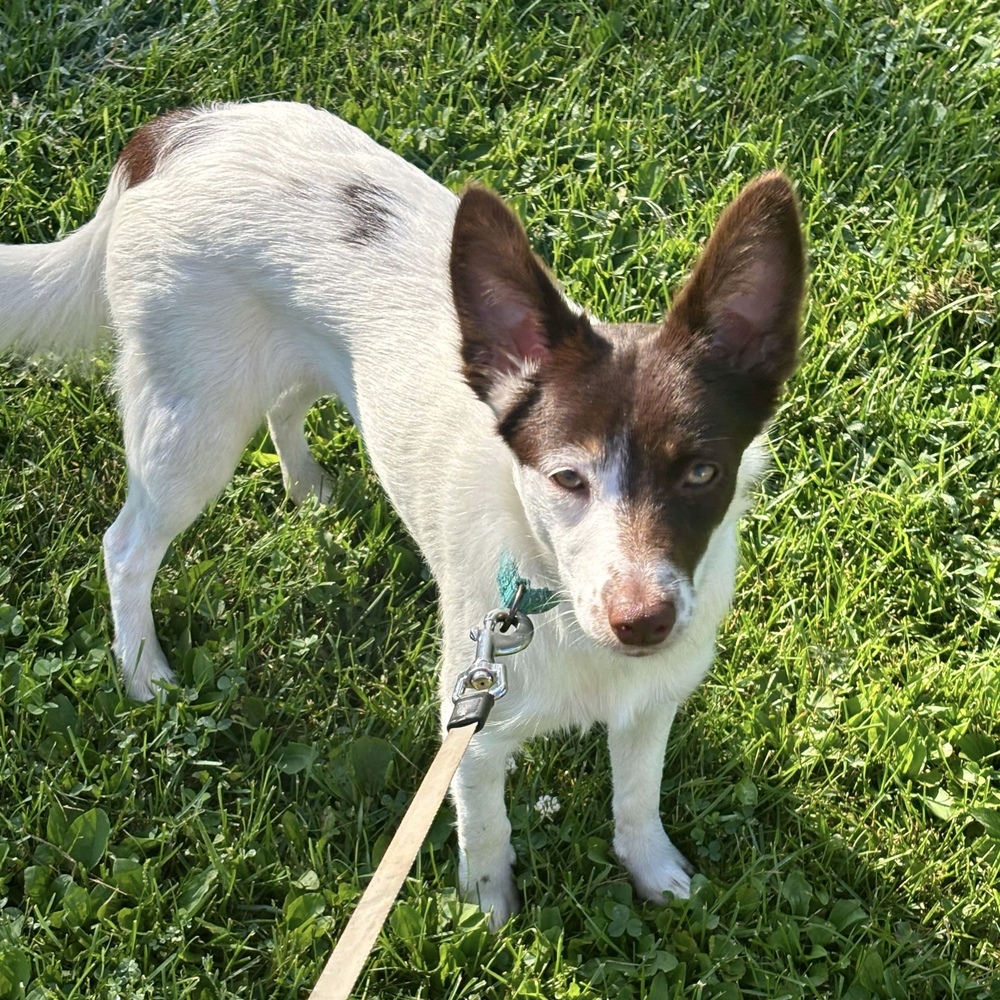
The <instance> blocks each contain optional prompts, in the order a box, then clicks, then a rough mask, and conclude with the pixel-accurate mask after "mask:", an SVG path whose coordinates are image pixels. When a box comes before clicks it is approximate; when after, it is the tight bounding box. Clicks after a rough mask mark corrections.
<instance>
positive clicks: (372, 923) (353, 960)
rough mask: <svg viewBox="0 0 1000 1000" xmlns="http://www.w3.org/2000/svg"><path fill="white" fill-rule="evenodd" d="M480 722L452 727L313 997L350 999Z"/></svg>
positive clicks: (321, 976)
mask: <svg viewBox="0 0 1000 1000" xmlns="http://www.w3.org/2000/svg"><path fill="white" fill-rule="evenodd" d="M490 701H492V698H491V699H490ZM477 722H478V720H477V719H476V718H472V717H470V718H469V719H468V721H467V722H466V723H465V724H463V725H461V726H459V727H457V728H454V729H449V730H448V735H447V736H446V737H445V738H444V742H443V743H442V744H441V749H440V750H438V753H437V756H436V757H435V758H434V762H433V763H432V764H431V766H430V769H429V770H428V772H427V774H426V775H425V776H424V780H423V781H422V782H421V783H420V787H419V788H418V789H417V794H416V795H415V796H414V798H413V802H412V803H411V804H410V808H409V809H408V810H407V813H406V815H405V816H404V817H403V821H402V823H400V824H399V829H398V830H397V831H396V835H395V836H394V837H393V838H392V841H391V843H390V844H389V846H388V848H387V849H386V852H385V854H384V855H383V857H382V861H381V863H380V864H379V866H378V869H377V871H376V872H375V874H374V875H373V876H372V880H371V881H370V882H369V883H368V888H367V889H365V891H364V895H363V896H362V897H361V902H360V903H358V905H357V908H356V909H355V911H354V913H353V914H351V919H350V920H349V921H348V922H347V927H345V928H344V933H343V934H342V935H341V936H340V940H339V941H338V942H337V947H336V948H334V949H333V954H332V955H331V956H330V958H329V960H328V961H327V963H326V966H325V967H324V969H323V972H322V973H321V974H320V977H319V979H318V980H317V982H316V985H315V987H314V988H313V991H312V993H311V994H310V1000H348V998H349V997H350V995H351V991H352V990H353V989H354V985H355V983H357V981H358V977H359V976H360V975H361V970H362V969H363V968H364V965H365V960H366V959H367V958H368V953H369V952H370V951H371V950H372V948H373V947H374V946H375V942H376V941H377V940H378V932H379V931H380V930H381V929H382V924H384V923H385V920H386V917H388V915H389V910H391V909H392V904H393V901H394V900H395V899H396V896H397V894H398V893H399V890H400V889H401V888H402V886H403V882H404V881H405V879H406V875H407V873H408V872H409V870H410V869H411V868H412V867H413V862H414V861H416V858H417V855H418V854H419V853H420V847H421V845H422V844H423V842H424V838H425V837H426V836H427V831H428V830H430V828H431V823H433V822H434V817H435V816H436V815H437V811H438V807H439V806H440V805H441V802H442V801H443V799H444V797H445V795H447V794H448V786H449V785H450V784H451V779H452V778H453V777H454V775H455V771H456V770H458V765H459V762H460V761H461V759H462V755H463V754H464V753H465V751H466V749H467V748H468V746H469V742H470V740H471V739H472V737H473V736H475V734H476V733H477V732H478V730H479V728H480V725H479V724H474V723H477Z"/></svg>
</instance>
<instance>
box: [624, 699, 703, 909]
mask: <svg viewBox="0 0 1000 1000" xmlns="http://www.w3.org/2000/svg"><path fill="white" fill-rule="evenodd" d="M676 713H677V703H676V702H668V703H666V704H663V705H656V706H651V707H649V708H647V709H645V710H643V711H642V712H641V713H640V714H638V715H636V716H634V717H633V718H631V719H630V720H629V721H628V722H627V723H626V724H617V723H611V724H610V725H609V726H608V749H609V750H610V751H611V774H612V779H613V781H614V796H613V809H614V816H615V842H614V843H615V853H616V854H617V855H618V859H619V860H620V861H621V863H622V864H623V865H624V866H625V867H626V868H627V869H628V871H629V874H630V875H631V876H632V879H633V881H634V883H635V887H636V890H637V891H638V893H639V895H640V896H642V897H643V898H645V899H649V900H652V901H653V902H656V903H662V902H663V901H664V896H663V894H664V892H665V891H668V890H669V891H670V892H672V893H673V894H674V895H675V896H683V897H685V898H686V897H687V896H688V895H690V892H691V878H690V874H691V872H692V871H693V869H692V868H691V865H690V864H689V862H688V861H687V859H686V858H685V857H684V855H683V854H681V852H680V851H678V850H677V848H676V847H674V845H673V844H672V843H671V842H670V838H669V837H668V836H667V834H666V832H665V831H664V829H663V823H662V821H661V820H660V779H661V778H662V775H663V755H664V752H665V751H666V748H667V737H668V736H669V735H670V725H671V723H672V722H673V720H674V715H675V714H676Z"/></svg>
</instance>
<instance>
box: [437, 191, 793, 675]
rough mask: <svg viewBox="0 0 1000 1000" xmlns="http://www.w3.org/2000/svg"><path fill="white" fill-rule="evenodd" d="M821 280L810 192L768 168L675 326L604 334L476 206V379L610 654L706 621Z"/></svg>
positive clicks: (466, 332) (470, 281)
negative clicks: (719, 531) (728, 531)
mask: <svg viewBox="0 0 1000 1000" xmlns="http://www.w3.org/2000/svg"><path fill="white" fill-rule="evenodd" d="M804 270H805V265H804V254H803V240H802V234H801V228H800V224H799V216H798V209H797V206H796V201H795V195H794V193H793V191H792V188H791V186H790V185H789V183H788V181H787V180H786V179H785V178H784V177H783V176H781V175H780V174H776V173H772V174H767V175H765V176H763V177H761V178H759V179H758V180H756V181H754V182H753V183H751V184H749V185H748V186H747V187H746V188H744V190H743V191H742V192H741V193H740V195H739V196H738V197H737V198H736V200H735V201H734V202H733V203H732V204H731V205H730V206H729V207H728V208H727V209H726V211H725V212H724V213H723V215H722V217H721V218H720V220H719V222H718V224H717V226H716V229H715V232H714V233H713V234H712V237H711V238H710V240H709V241H708V244H707V246H706V248H705V250H704V253H703V254H702V256H701V259H700V260H699V262H698V263H697V265H696V266H695V269H694V271H693V273H692V275H691V277H690V279H689V280H688V282H687V284H686V285H685V286H684V288H683V289H682V291H681V292H680V294H679V295H678V296H677V297H676V299H675V301H674V302H673V304H672V306H671V308H670V310H669V312H668V313H667V315H666V317H665V319H664V320H663V322H662V323H660V324H658V325H657V324H651V325H646V324H621V325H614V324H601V323H596V322H592V321H591V320H590V319H589V318H588V317H587V316H586V315H585V314H584V313H581V312H580V311H578V310H577V309H576V308H575V307H573V306H572V305H571V304H569V303H568V302H567V301H566V299H565V298H564V297H563V296H562V294H561V293H560V291H559V290H558V288H557V287H556V285H555V283H554V282H553V280H552V278H551V277H550V275H549V273H548V272H547V270H546V269H545V267H544V265H543V264H542V263H541V261H540V260H539V259H538V258H537V257H536V256H535V255H534V253H533V252H532V250H531V247H530V245H529V243H528V239H527V236H526V234H525V232H524V229H523V227H522V226H521V224H520V222H519V221H518V220H517V218H516V217H515V216H514V215H513V213H512V212H511V211H510V210H509V209H508V208H507V207H506V206H505V205H504V203H503V202H502V201H501V200H500V199H499V198H498V197H497V196H496V195H494V194H491V193H490V192H489V191H486V190H484V189H482V188H476V187H473V188H470V189H469V190H467V191H466V192H465V194H464V195H463V197H462V201H461V204H460V206H459V209H458V215H457V217H456V220H455V228H454V235H453V241H452V250H451V279H452V290H453V294H454V299H455V306H456V310H457V314H458V319H459V323H460V327H461V334H462V362H463V371H464V375H465V379H466V381H467V382H468V384H469V385H470V386H471V387H472V389H473V390H474V391H475V392H476V394H477V395H478V396H479V397H480V398H481V399H482V400H483V401H484V402H486V403H487V404H488V405H489V406H490V407H491V408H492V410H493V412H494V413H495V415H496V428H497V432H498V433H499V434H500V436H501V437H502V438H503V439H504V441H505V442H506V443H507V445H508V447H509V448H510V449H511V451H512V452H513V453H514V455H515V456H516V458H517V469H518V489H519V491H520V494H521V497H522V499H523V501H524V508H525V511H526V514H527V516H528V519H529V521H530V524H531V527H532V529H533V531H534V532H535V533H536V535H537V536H538V537H539V538H540V539H541V540H542V541H543V542H544V543H545V544H546V545H547V546H548V547H549V548H550V549H551V551H552V552H553V553H554V556H555V560H556V563H557V565H558V569H559V573H560V577H561V583H562V586H563V589H564V591H565V592H566V593H567V594H568V595H569V596H570V597H571V599H572V602H573V607H574V611H575V613H576V616H577V618H578V619H579V621H580V624H581V625H582V627H583V629H584V631H585V632H586V633H587V634H588V635H590V636H591V637H592V638H593V639H594V640H596V641H597V642H599V643H601V644H602V645H604V646H607V647H610V648H612V649H616V650H618V651H620V652H622V653H627V654H633V655H638V654H643V653H649V652H652V651H653V650H655V649H657V648H659V647H660V646H662V645H663V644H664V643H665V642H667V641H668V637H670V636H672V635H678V634H680V633H681V632H682V631H683V628H684V626H685V625H686V623H687V622H688V621H689V620H690V618H691V615H692V613H693V610H694V601H695V590H694V579H695V570H696V568H697V566H698V564H699V561H700V560H701V558H702V556H703V555H704V553H705V551H706V548H707V547H708V544H709V540H710V538H711V536H712V533H713V532H714V531H715V529H716V528H717V527H718V526H719V524H720V523H721V522H722V521H723V519H724V518H725V516H726V514H727V511H729V510H730V508H731V505H732V504H733V499H734V496H735V493H736V489H737V473H738V471H739V468H740V464H741V461H742V459H743V454H744V452H745V450H746V449H747V447H748V446H749V445H750V443H751V442H752V441H753V439H754V438H755V437H756V436H757V435H758V434H759V433H760V432H761V430H762V429H763V427H764V425H765V424H766V422H767V420H768V419H769V417H770V416H771V414H772V413H773V411H774V408H775V405H776V403H777V399H778V395H779V392H780V390H781V386H782V384H783V382H784V381H785V380H786V379H787V378H788V376H789V375H790V374H791V373H792V371H793V370H794V368H795V364H796V353H797V346H798V324H799V311H800V307H801V302H802V294H803V284H804Z"/></svg>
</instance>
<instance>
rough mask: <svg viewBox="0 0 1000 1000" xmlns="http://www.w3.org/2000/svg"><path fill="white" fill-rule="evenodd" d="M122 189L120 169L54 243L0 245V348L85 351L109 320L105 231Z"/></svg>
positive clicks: (69, 352)
mask: <svg viewBox="0 0 1000 1000" xmlns="http://www.w3.org/2000/svg"><path fill="white" fill-rule="evenodd" d="M123 188H124V185H123V184H122V180H121V178H120V177H119V176H118V172H117V171H115V173H113V174H112V176H111V183H110V185H109V187H108V191H107V194H105V196H104V199H103V200H102V201H101V204H100V206H99V207H98V209H97V213H96V215H95V216H94V218H93V219H91V220H90V222H88V223H87V224H86V225H85V226H83V227H82V228H80V229H77V230H76V231H75V232H73V233H70V235H69V236H67V237H65V238H64V239H62V240H59V241H58V242H56V243H44V244H30V245H27V246H0V351H4V350H7V349H9V348H12V347H13V348H17V349H18V351H19V352H20V353H23V354H30V353H31V352H33V351H54V352H55V353H56V354H61V355H72V354H77V353H81V352H83V351H86V350H87V349H88V348H91V347H92V346H93V345H94V343H95V342H96V341H97V340H98V339H99V338H100V337H101V335H102V333H103V332H104V331H105V330H106V328H107V326H108V322H109V315H108V304H107V299H106V298H105V294H104V270H105V259H106V250H107V243H108V231H109V229H110V228H111V220H112V218H113V216H114V211H115V206H116V205H117V204H118V198H119V196H120V195H121V192H122V190H123Z"/></svg>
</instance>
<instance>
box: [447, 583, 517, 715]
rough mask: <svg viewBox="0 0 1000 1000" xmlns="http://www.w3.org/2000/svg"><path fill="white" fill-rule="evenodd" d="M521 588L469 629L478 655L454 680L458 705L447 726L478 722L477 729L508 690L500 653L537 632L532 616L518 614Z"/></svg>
mask: <svg viewBox="0 0 1000 1000" xmlns="http://www.w3.org/2000/svg"><path fill="white" fill-rule="evenodd" d="M521 589H523V588H519V593H518V594H516V595H515V597H514V600H513V601H512V602H511V607H510V608H495V609H494V610H493V611H491V612H490V613H489V614H488V615H487V616H486V617H485V618H484V619H483V623H482V625H479V626H477V627H476V628H474V629H472V631H471V632H470V633H469V638H470V639H472V641H473V642H475V644H476V658H475V659H474V660H473V661H472V666H471V667H469V669H468V670H464V671H463V672H462V673H461V674H459V676H458V679H457V680H456V681H455V689H454V691H452V695H451V700H452V701H453V702H454V704H455V708H454V710H453V712H452V714H451V719H449V720H448V729H455V728H457V727H458V726H468V725H472V724H475V726H476V732H477V733H478V732H479V730H480V729H482V728H483V726H484V725H486V718H487V716H488V715H489V714H490V709H492V708H493V703H494V702H495V701H496V699H497V698H502V697H503V696H504V695H505V694H506V693H507V669H506V667H505V666H504V665H503V664H502V663H501V662H499V657H501V656H511V655H513V654H514V653H519V652H521V650H522V649H525V648H527V646H528V644H529V643H530V642H531V640H532V638H533V636H534V634H535V627H534V625H532V623H531V619H530V618H529V617H528V616H527V615H525V614H520V615H519V614H517V606H518V604H519V603H520V596H521V595H520V590H521ZM470 691H471V694H470V693H469V692H470Z"/></svg>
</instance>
